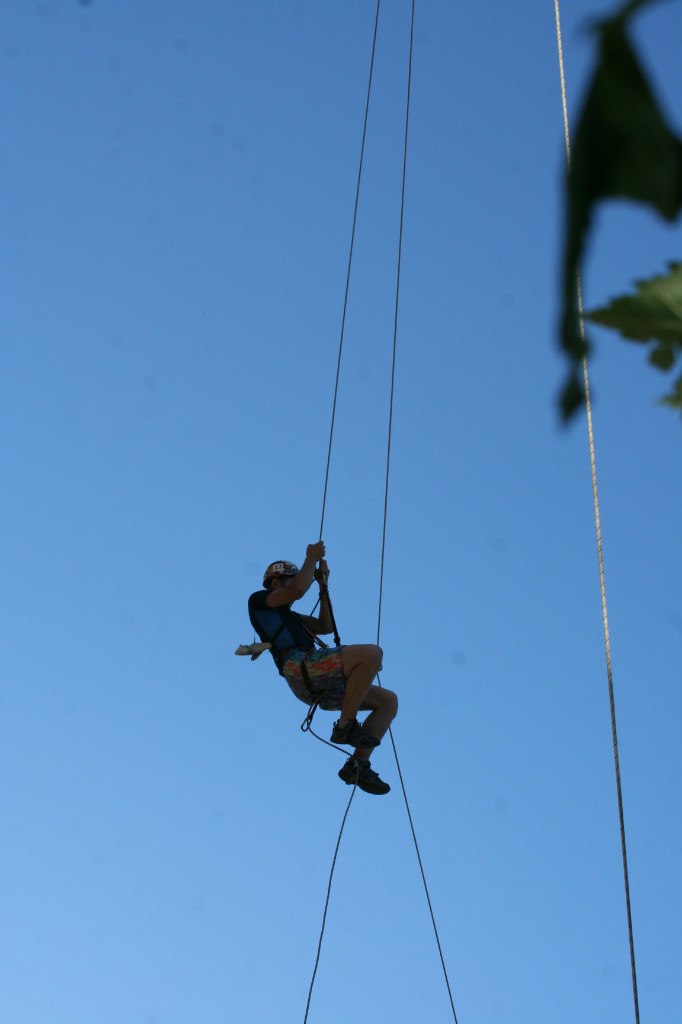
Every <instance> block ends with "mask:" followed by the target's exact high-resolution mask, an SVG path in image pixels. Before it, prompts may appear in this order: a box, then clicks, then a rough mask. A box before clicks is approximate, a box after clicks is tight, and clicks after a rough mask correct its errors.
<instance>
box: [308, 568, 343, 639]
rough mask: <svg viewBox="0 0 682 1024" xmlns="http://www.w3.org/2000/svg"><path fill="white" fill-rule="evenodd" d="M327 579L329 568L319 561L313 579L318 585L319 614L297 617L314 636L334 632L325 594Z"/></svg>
mask: <svg viewBox="0 0 682 1024" xmlns="http://www.w3.org/2000/svg"><path fill="white" fill-rule="evenodd" d="M328 578H329V566H328V565H327V563H326V562H325V560H324V559H322V560H321V561H320V564H319V567H318V568H317V569H316V570H315V579H316V580H317V582H318V583H319V584H320V614H319V615H318V616H317V617H316V616H314V615H299V619H300V620H301V622H302V623H303V625H304V626H307V627H308V629H310V630H311V631H312V632H313V633H315V635H316V636H325V635H326V634H327V633H333V632H334V623H333V622H332V613H331V608H330V607H329V596H328V593H327V580H328Z"/></svg>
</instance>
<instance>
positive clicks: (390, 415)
mask: <svg viewBox="0 0 682 1024" xmlns="http://www.w3.org/2000/svg"><path fill="white" fill-rule="evenodd" d="M414 10H415V5H414V0H412V17H411V22H410V56H409V63H408V73H407V100H406V104H405V137H404V143H403V178H402V190H401V198H400V229H399V232H398V266H397V272H396V288H395V310H394V317H393V360H392V364H391V396H390V402H389V412H388V438H387V442H386V479H385V486H384V516H383V526H382V533H381V565H380V569H379V610H378V614H377V646H378V645H379V641H380V639H381V610H382V604H383V593H384V566H385V561H386V527H387V522H388V494H389V481H390V470H391V437H392V433H393V405H394V396H395V369H396V355H397V348H398V314H399V309H400V280H401V269H402V252H403V227H404V222H405V182H406V178H407V143H408V137H409V126H410V99H411V94H412V54H413V48H414ZM377 682H378V684H379V686H381V680H380V678H379V677H377ZM389 736H390V738H391V746H392V748H393V756H394V758H395V763H396V768H397V769H398V778H399V779H400V788H401V790H402V794H403V800H404V801H405V810H406V811H407V818H408V821H409V824H410V831H411V833H412V840H413V842H414V848H415V852H416V854H417V861H418V863H419V872H420V874H421V879H422V884H423V886H424V893H425V895H426V902H427V904H428V908H429V914H430V915H431V924H432V925H433V931H434V935H435V937H436V945H437V947H438V955H439V957H440V963H441V967H442V969H443V977H444V979H445V986H446V988H447V991H448V998H449V1000H450V1008H451V1009H452V1016H453V1019H454V1021H455V1024H458V1021H457V1012H456V1010H455V1003H454V1000H453V997H452V989H451V987H450V979H449V977H448V971H447V967H446V965H445V957H444V955H443V947H442V946H441V941H440V936H439V934H438V926H437V925H436V917H435V914H434V912H433V904H432V903H431V894H430V893H429V886H428V883H427V881H426V873H425V871H424V864H423V861H422V858H421V853H420V850H419V843H418V841H417V833H416V830H415V827H414V820H413V818H412V812H411V810H410V802H409V800H408V798H407V790H406V789H405V782H404V779H403V773H402V769H401V767H400V759H399V758H398V750H397V747H396V743H395V737H394V736H393V730H392V729H391V728H389Z"/></svg>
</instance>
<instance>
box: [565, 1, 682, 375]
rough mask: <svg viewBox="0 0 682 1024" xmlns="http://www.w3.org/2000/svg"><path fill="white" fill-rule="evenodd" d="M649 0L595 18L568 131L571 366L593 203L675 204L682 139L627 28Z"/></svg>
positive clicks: (581, 345) (680, 201) (681, 184)
mask: <svg viewBox="0 0 682 1024" xmlns="http://www.w3.org/2000/svg"><path fill="white" fill-rule="evenodd" d="M652 2H654V0H628V2H627V3H625V4H624V5H623V6H622V8H621V9H620V11H619V12H618V13H617V14H616V15H614V16H613V17H612V18H610V19H609V20H607V21H603V22H601V23H599V24H598V25H596V30H597V32H598V33H599V37H600V50H599V58H598V62H597V66H596V69H595V73H594V77H593V79H592V81H591V83H590V85H589V87H588V90H587V94H586V98H585V101H584V105H583V109H582V113H581V115H580V119H579V123H578V128H577V131H576V132H575V135H574V142H573V152H572V157H571V167H570V171H569V176H568V188H567V225H566V241H565V250H564V275H563V277H564V288H563V292H564V294H563V314H562V326H561V344H562V347H563V349H564V351H565V352H566V354H567V356H568V358H569V360H570V362H571V363H572V364H573V365H575V364H576V363H577V362H579V361H580V360H581V359H582V357H583V355H584V354H585V352H586V349H587V344H586V340H585V339H584V337H583V336H582V335H581V331H580V318H579V315H578V274H579V268H580V263H581V258H582V255H583V252H584V249H585V246H586V244H587V239H588V235H589V230H590V226H591V222H592V215H593V212H594V207H595V205H596V204H597V203H599V202H602V201H603V200H606V199H614V198H623V199H631V200H634V201H636V202H640V203H645V204H646V205H648V206H650V207H652V209H653V210H655V211H657V212H658V213H659V214H660V215H661V216H662V217H664V218H665V219H666V220H670V221H672V220H674V219H675V218H676V217H677V216H678V214H679V212H680V210H681V209H682V140H680V139H679V138H678V137H677V136H676V135H675V134H674V133H673V132H672V131H671V130H670V128H669V127H668V125H667V124H666V121H665V118H664V116H663V114H662V112H661V110H660V108H659V105H658V103H657V101H656V98H655V97H654V94H653V92H652V90H651V87H650V85H649V82H648V80H647V77H646V75H645V73H644V71H643V69H642V68H641V66H640V63H639V61H638V58H637V55H636V53H635V52H634V50H633V49H632V47H631V45H630V40H629V38H628V34H627V28H628V23H629V19H630V18H631V17H632V16H633V15H634V14H635V12H637V11H638V10H639V9H641V8H643V7H646V6H649V4H650V3H652Z"/></svg>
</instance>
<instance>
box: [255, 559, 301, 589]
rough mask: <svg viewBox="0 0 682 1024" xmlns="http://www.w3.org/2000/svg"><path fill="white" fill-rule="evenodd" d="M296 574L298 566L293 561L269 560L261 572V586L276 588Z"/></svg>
mask: <svg viewBox="0 0 682 1024" xmlns="http://www.w3.org/2000/svg"><path fill="white" fill-rule="evenodd" d="M297 574H298V567H297V566H295V565H294V563H293V562H271V563H270V565H269V566H268V567H267V569H266V570H265V572H264V574H263V586H264V587H265V589H266V590H277V589H278V588H279V587H284V586H286V584H287V583H288V581H289V580H290V579H291V578H292V576H296V575H297Z"/></svg>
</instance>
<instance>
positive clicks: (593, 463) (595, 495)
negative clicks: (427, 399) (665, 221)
mask: <svg viewBox="0 0 682 1024" xmlns="http://www.w3.org/2000/svg"><path fill="white" fill-rule="evenodd" d="M554 17H555V21H556V36H557V48H558V55H559V77H560V81H561V106H562V112H563V120H564V144H565V149H566V163H567V166H568V168H569V170H570V167H571V136H570V130H569V121H568V103H567V100H566V74H565V68H564V51H563V43H562V35H561V12H560V10H559V0H554ZM577 292H578V314H579V317H580V332H581V335H582V338H583V341H584V340H585V323H584V320H583V296H582V287H581V281H580V273H579V272H578V275H577ZM583 380H584V385H585V408H586V411H587V437H588V442H589V450H590V472H591V476H592V500H593V504H594V522H595V530H596V537H597V560H598V564H599V588H600V593H601V610H602V623H603V629H604V649H605V654H606V677H607V681H608V687H609V706H610V709H611V735H612V739H613V758H614V765H615V772H616V792H617V796H618V820H619V823H620V845H621V853H622V859H623V879H624V883H625V907H626V911H627V921H628V937H629V942H630V970H631V974H632V995H633V1000H634V1009H635V1021H636V1022H637V1024H639V997H638V993H637V968H636V965H635V940H634V932H633V927H632V908H631V904H630V881H629V876H628V855H627V845H626V841H625V815H624V812H623V791H622V786H621V779H620V760H619V757H618V731H617V728H616V703H615V698H614V690H613V666H612V662H611V635H610V632H609V615H608V608H607V604H606V576H605V572H604V552H603V548H602V533H601V516H600V513H599V492H598V488H597V459H596V455H595V446H594V428H593V423H592V401H591V398H590V379H589V373H588V367H587V356H583Z"/></svg>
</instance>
